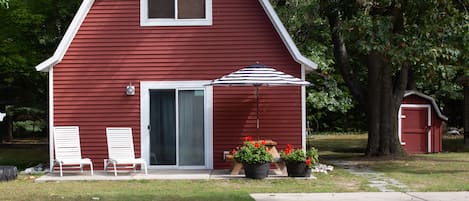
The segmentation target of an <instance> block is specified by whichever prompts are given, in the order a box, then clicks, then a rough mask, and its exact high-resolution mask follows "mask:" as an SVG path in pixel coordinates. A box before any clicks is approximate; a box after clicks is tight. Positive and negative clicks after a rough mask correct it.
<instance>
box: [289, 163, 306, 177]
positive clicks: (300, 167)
mask: <svg viewBox="0 0 469 201" xmlns="http://www.w3.org/2000/svg"><path fill="white" fill-rule="evenodd" d="M285 165H286V166H287V173H288V176H289V177H310V176H311V168H309V167H308V166H307V165H306V162H290V163H286V164H285Z"/></svg>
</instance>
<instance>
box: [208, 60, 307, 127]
mask: <svg viewBox="0 0 469 201" xmlns="http://www.w3.org/2000/svg"><path fill="white" fill-rule="evenodd" d="M210 85H213V86H255V87H256V134H258V133H257V130H258V129H259V87H260V86H307V85H310V83H309V82H308V81H304V80H301V79H299V78H296V77H294V76H291V75H288V74H286V73H284V72H281V71H278V70H275V69H274V68H272V67H269V66H266V65H263V64H259V63H256V64H252V65H249V66H247V67H244V68H242V69H240V70H237V71H235V72H233V73H230V74H228V75H224V76H223V77H221V78H218V79H215V80H213V81H212V82H211V83H210Z"/></svg>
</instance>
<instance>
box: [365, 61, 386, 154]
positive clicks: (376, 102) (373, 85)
mask: <svg viewBox="0 0 469 201" xmlns="http://www.w3.org/2000/svg"><path fill="white" fill-rule="evenodd" d="M367 66H368V94H367V98H368V101H367V102H368V106H367V107H366V109H367V110H366V113H367V115H366V116H367V120H368V122H367V126H368V145H367V148H366V153H365V154H366V155H367V156H374V155H376V154H377V153H378V150H379V141H380V121H379V120H380V119H379V118H378V117H380V115H379V114H380V103H381V87H379V86H380V81H381V80H382V77H381V71H382V62H381V61H380V57H379V56H378V55H377V54H376V53H375V52H373V53H371V54H370V55H368V56H367Z"/></svg>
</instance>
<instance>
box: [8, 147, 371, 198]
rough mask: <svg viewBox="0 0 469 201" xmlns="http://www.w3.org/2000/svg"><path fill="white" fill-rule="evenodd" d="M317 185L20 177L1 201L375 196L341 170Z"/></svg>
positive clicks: (15, 161)
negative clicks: (325, 194)
mask: <svg viewBox="0 0 469 201" xmlns="http://www.w3.org/2000/svg"><path fill="white" fill-rule="evenodd" d="M47 160H48V150H47V149H37V148H34V147H30V148H25V149H20V148H5V147H3V148H0V164H3V165H6V164H8V165H17V166H18V167H21V168H20V169H24V168H25V167H28V165H29V167H30V166H34V165H36V164H37V163H39V162H44V161H47ZM315 176H316V177H317V179H315V180H301V179H291V178H285V179H266V180H252V179H230V180H209V181H207V180H182V181H180V180H170V181H168V180H151V181H149V180H145V181H86V182H50V183H34V179H35V178H36V177H37V175H36V176H29V175H20V176H19V177H18V179H17V180H15V181H10V182H0V200H93V199H94V200H98V199H99V200H175V201H177V200H183V201H191V200H205V201H211V200H228V201H229V200H252V199H251V198H250V197H249V194H250V193H269V192H355V191H375V189H371V188H369V187H368V186H367V181H366V180H365V179H363V178H361V177H358V176H355V175H352V174H350V173H348V172H347V171H345V170H342V169H337V170H335V171H334V172H332V173H330V174H324V173H319V174H315Z"/></svg>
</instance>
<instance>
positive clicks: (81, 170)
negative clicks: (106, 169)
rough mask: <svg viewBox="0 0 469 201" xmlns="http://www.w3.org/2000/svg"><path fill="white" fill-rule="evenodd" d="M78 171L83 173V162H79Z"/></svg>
mask: <svg viewBox="0 0 469 201" xmlns="http://www.w3.org/2000/svg"><path fill="white" fill-rule="evenodd" d="M80 173H82V174H83V164H80Z"/></svg>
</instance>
